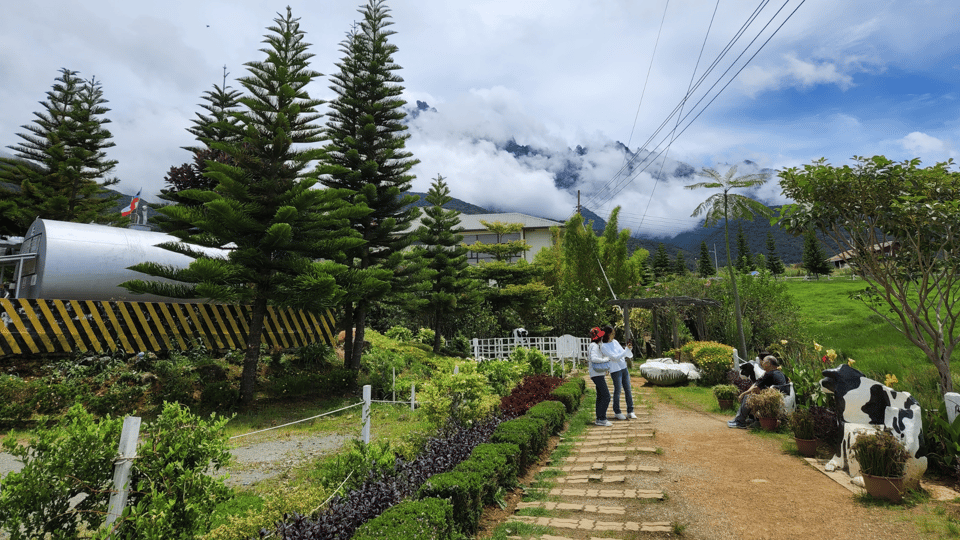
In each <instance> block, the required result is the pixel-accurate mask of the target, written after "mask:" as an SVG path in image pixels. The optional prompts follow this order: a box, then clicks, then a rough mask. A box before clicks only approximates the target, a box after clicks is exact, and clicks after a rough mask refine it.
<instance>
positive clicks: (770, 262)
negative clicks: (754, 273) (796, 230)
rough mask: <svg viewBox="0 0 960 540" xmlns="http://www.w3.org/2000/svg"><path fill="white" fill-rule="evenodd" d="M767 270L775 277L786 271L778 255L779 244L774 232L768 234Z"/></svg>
mask: <svg viewBox="0 0 960 540" xmlns="http://www.w3.org/2000/svg"><path fill="white" fill-rule="evenodd" d="M767 270H769V271H770V273H771V274H773V275H774V276H779V275H780V274H783V273H784V272H785V271H786V268H785V267H784V266H783V261H782V260H781V259H780V255H778V254H777V242H776V241H775V240H774V238H773V233H772V232H769V231H768V232H767Z"/></svg>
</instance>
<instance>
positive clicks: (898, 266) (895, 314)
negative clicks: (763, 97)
mask: <svg viewBox="0 0 960 540" xmlns="http://www.w3.org/2000/svg"><path fill="white" fill-rule="evenodd" d="M854 160H855V161H856V163H855V165H854V166H853V167H850V166H844V167H834V166H832V165H829V164H827V163H826V160H818V161H815V162H814V163H812V164H810V165H805V166H804V167H803V170H802V171H801V170H798V169H796V168H790V169H787V170H784V171H781V172H780V178H781V181H780V185H781V186H782V187H783V191H784V195H786V196H787V197H789V198H791V199H793V200H794V201H796V203H797V204H794V205H791V206H788V207H785V208H784V209H783V212H782V216H781V218H780V223H781V224H782V225H783V226H784V227H785V228H786V229H788V230H790V231H792V232H798V231H807V230H812V229H816V230H818V231H819V232H820V233H822V234H825V235H826V236H827V237H829V238H830V239H831V240H832V241H833V242H834V243H835V244H836V245H837V246H838V248H839V250H842V251H844V252H846V253H847V255H848V256H849V257H850V260H849V262H850V264H851V265H852V266H854V267H855V268H856V269H857V272H858V274H859V275H861V276H862V277H863V278H864V280H865V281H866V282H867V283H868V285H869V286H868V287H867V288H866V289H865V290H863V291H862V292H860V293H859V294H857V295H856V296H855V297H856V298H857V299H859V300H861V301H863V302H864V303H865V305H866V306H867V307H868V308H869V309H870V310H871V311H873V312H874V313H875V314H877V315H878V316H880V317H882V318H883V319H885V320H886V321H887V322H888V323H890V324H891V325H892V326H893V327H894V328H896V329H897V330H898V331H899V332H900V333H902V334H903V335H904V336H906V337H907V339H909V340H910V342H911V343H913V344H914V345H916V346H917V347H918V348H919V349H921V350H922V351H923V352H924V354H925V355H926V356H927V359H928V360H929V361H930V362H931V363H932V364H933V365H934V366H935V367H936V368H937V372H938V374H939V380H938V386H939V390H940V392H941V393H945V392H950V391H952V389H953V378H952V373H951V369H950V363H951V358H952V356H953V351H954V350H955V348H956V346H957V345H958V344H960V333H958V329H960V325H958V324H957V322H958V320H960V308H958V306H960V303H958V302H957V295H958V294H960V271H958V270H960V236H958V235H957V231H958V230H960V173H957V172H953V171H950V170H949V167H950V166H951V164H952V162H949V161H948V162H945V163H937V164H936V165H934V166H933V167H926V168H921V167H920V166H919V165H920V160H919V159H913V160H909V161H903V162H901V163H895V162H893V161H891V160H888V159H887V158H885V157H883V156H874V157H872V158H866V157H859V156H855V157H854Z"/></svg>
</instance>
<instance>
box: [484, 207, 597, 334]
mask: <svg viewBox="0 0 960 540" xmlns="http://www.w3.org/2000/svg"><path fill="white" fill-rule="evenodd" d="M480 223H481V224H483V226H484V227H486V228H487V230H488V231H490V232H491V233H493V234H494V235H496V237H497V243H496V244H484V243H481V242H476V243H474V244H471V245H468V246H467V249H468V250H470V251H472V252H475V253H490V254H493V255H494V256H495V257H496V259H495V260H493V261H489V262H485V261H481V262H480V263H478V264H477V265H476V266H473V267H471V273H472V274H473V277H474V278H475V279H476V280H477V281H478V282H480V283H486V284H489V286H488V287H485V288H483V289H481V290H482V294H483V297H484V300H485V301H486V302H488V303H489V304H490V306H491V308H492V312H493V313H494V314H495V315H496V317H497V321H498V324H499V326H500V328H501V330H508V329H511V328H516V327H518V326H522V327H524V328H526V329H527V330H529V331H531V332H534V333H540V332H543V331H545V330H546V329H545V328H542V327H541V325H540V322H539V319H540V317H539V315H540V313H538V309H539V308H541V307H542V306H543V305H544V303H545V302H546V300H547V297H548V296H549V294H550V289H549V287H547V286H546V285H544V284H543V282H541V281H539V278H540V268H539V267H538V266H535V265H532V264H529V263H527V261H526V259H524V258H523V257H522V256H521V255H522V254H523V252H524V251H526V250H528V249H530V245H529V244H527V243H526V241H524V240H506V241H505V240H504V236H506V235H508V234H515V233H516V232H518V231H519V230H520V229H521V228H522V227H523V224H521V223H503V222H500V221H493V222H488V221H482V220H481V221H480ZM590 234H592V233H590ZM593 249H594V250H595V249H596V237H594V242H593ZM514 259H516V262H510V261H513V260H514ZM593 261H594V263H593V264H594V265H595V264H596V257H594V258H593Z"/></svg>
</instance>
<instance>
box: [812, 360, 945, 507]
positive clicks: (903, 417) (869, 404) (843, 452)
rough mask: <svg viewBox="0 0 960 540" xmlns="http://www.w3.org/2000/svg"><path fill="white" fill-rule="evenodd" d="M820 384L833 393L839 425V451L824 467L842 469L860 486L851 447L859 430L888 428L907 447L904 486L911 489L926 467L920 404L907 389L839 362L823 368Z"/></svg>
mask: <svg viewBox="0 0 960 540" xmlns="http://www.w3.org/2000/svg"><path fill="white" fill-rule="evenodd" d="M820 386H821V387H822V388H823V390H824V391H826V392H828V393H831V394H833V395H834V397H835V399H836V403H837V416H838V419H839V421H840V424H841V425H842V426H843V439H842V440H841V442H840V453H839V454H838V455H836V456H834V457H833V459H831V460H830V462H828V463H827V464H826V465H825V466H824V468H825V469H826V470H828V471H835V470H837V469H846V470H847V473H848V474H849V475H850V477H851V482H853V483H854V484H856V485H858V486H863V477H862V476H861V474H860V465H859V463H857V460H856V458H855V456H854V454H853V452H852V450H851V448H852V447H853V445H854V444H855V443H856V440H857V437H858V436H859V435H861V434H869V433H873V432H876V431H877V430H878V429H889V430H890V432H891V433H892V434H893V436H894V437H896V438H897V440H899V441H900V442H901V443H902V444H903V446H904V447H905V448H906V450H907V454H909V458H908V459H907V463H906V468H905V469H906V470H905V480H904V484H905V486H906V487H908V488H911V489H915V488H917V487H918V486H919V484H920V477H922V476H923V473H924V472H926V470H927V457H926V451H925V450H924V448H923V429H922V428H923V423H922V419H921V418H920V404H919V403H918V402H917V400H916V399H914V398H913V396H911V395H910V394H909V393H907V392H899V391H896V390H894V389H892V388H890V387H889V386H886V385H883V384H880V383H879V382H877V381H875V380H873V379H868V378H867V377H864V375H863V373H861V372H860V371H858V370H856V369H854V368H852V367H850V366H849V365H847V364H842V365H840V366H839V367H836V368H833V369H825V370H823V379H821V380H820Z"/></svg>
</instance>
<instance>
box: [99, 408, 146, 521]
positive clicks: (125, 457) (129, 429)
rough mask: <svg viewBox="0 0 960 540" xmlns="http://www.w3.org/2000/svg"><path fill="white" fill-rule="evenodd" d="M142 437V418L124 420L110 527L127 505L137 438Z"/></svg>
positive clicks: (108, 518)
mask: <svg viewBox="0 0 960 540" xmlns="http://www.w3.org/2000/svg"><path fill="white" fill-rule="evenodd" d="M139 436H140V417H139V416H128V417H126V418H124V419H123V429H122V431H120V449H119V455H118V456H117V459H116V461H115V465H114V466H113V491H112V492H111V493H110V506H109V510H108V512H107V520H106V523H105V525H106V526H107V527H109V526H110V525H112V524H113V522H114V521H116V520H117V518H119V517H120V514H122V513H123V507H124V506H126V505H127V489H128V488H129V487H130V486H129V485H128V484H129V483H130V469H131V468H133V459H134V458H136V457H137V438H138V437H139Z"/></svg>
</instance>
